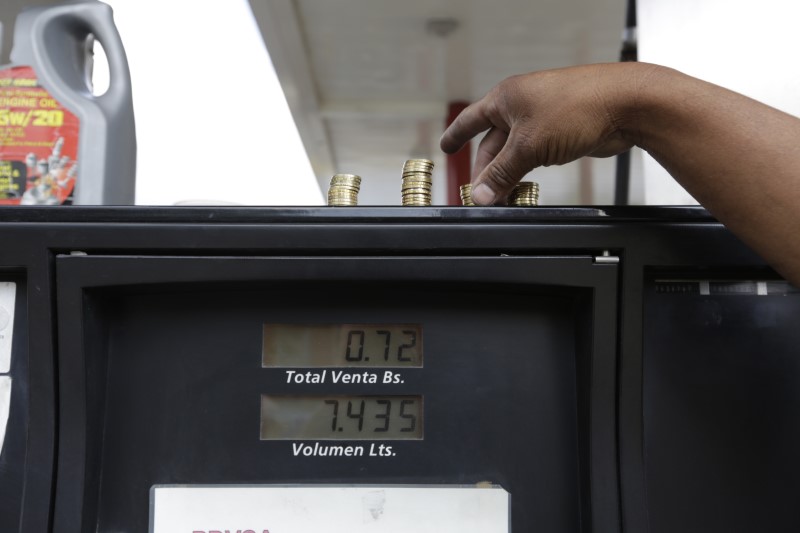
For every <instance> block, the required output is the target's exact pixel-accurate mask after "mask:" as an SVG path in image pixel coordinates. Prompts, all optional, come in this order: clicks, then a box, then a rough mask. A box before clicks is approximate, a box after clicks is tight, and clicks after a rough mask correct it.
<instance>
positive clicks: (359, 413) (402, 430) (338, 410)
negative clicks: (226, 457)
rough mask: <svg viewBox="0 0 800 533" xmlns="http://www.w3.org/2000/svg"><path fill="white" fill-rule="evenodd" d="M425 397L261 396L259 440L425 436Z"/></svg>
mask: <svg viewBox="0 0 800 533" xmlns="http://www.w3.org/2000/svg"><path fill="white" fill-rule="evenodd" d="M422 429H423V420H422V396H337V395H331V396H277V395H276V396H273V395H269V394H264V395H262V396H261V440H302V439H309V440H310V439H314V440H323V439H340V440H405V439H422V436H423V431H422Z"/></svg>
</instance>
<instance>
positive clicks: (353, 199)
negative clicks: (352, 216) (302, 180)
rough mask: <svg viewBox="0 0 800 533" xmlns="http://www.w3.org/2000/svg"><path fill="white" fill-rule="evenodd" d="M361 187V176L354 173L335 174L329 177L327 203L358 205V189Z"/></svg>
mask: <svg viewBox="0 0 800 533" xmlns="http://www.w3.org/2000/svg"><path fill="white" fill-rule="evenodd" d="M360 188H361V176H356V175H355V174H336V175H334V176H333V177H332V178H331V186H330V188H329V189H328V205H335V206H347V205H358V191H359V189H360Z"/></svg>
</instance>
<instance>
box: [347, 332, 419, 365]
mask: <svg viewBox="0 0 800 533" xmlns="http://www.w3.org/2000/svg"><path fill="white" fill-rule="evenodd" d="M375 334H376V335H379V336H381V337H383V360H384V361H389V357H390V355H391V345H392V332H391V331H388V330H385V329H379V330H377V331H375ZM402 334H403V335H404V336H405V338H404V339H403V340H405V341H406V342H404V343H403V344H400V345H399V346H398V347H397V352H396V354H397V360H398V361H399V362H403V363H408V362H411V361H412V359H411V357H410V356H407V355H405V353H404V352H407V351H409V350H413V349H414V348H416V347H417V332H416V331H414V330H409V329H404V330H403V331H402ZM366 336H367V332H366V331H364V330H363V329H354V330H350V331H348V332H347V347H346V348H345V353H344V358H345V361H351V362H357V361H363V360H364V341H365V339H366Z"/></svg>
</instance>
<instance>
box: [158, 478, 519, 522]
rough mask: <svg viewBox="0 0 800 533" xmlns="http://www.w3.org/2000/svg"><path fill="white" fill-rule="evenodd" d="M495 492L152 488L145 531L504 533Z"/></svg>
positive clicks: (504, 514)
mask: <svg viewBox="0 0 800 533" xmlns="http://www.w3.org/2000/svg"><path fill="white" fill-rule="evenodd" d="M509 504H510V498H509V494H508V493H507V492H506V491H505V490H503V489H502V488H499V487H487V488H482V487H481V488H478V487H461V486H459V487H438V486H437V487H418V486H408V487H405V486H400V487H398V486H391V487H378V486H347V487H332V486H284V487H280V486H233V487H231V486H226V487H220V486H155V487H153V489H152V491H151V503H150V532H151V533H317V532H321V531H324V532H325V533H409V532H410V531H413V532H414V533H508V532H509V531H511V528H510V522H509V521H510V510H509Z"/></svg>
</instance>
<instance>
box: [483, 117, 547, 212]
mask: <svg viewBox="0 0 800 533" xmlns="http://www.w3.org/2000/svg"><path fill="white" fill-rule="evenodd" d="M521 140H522V139H521V138H520V137H519V135H515V134H514V131H513V129H512V131H511V134H510V135H509V137H508V140H507V141H506V144H505V145H504V146H503V148H502V149H501V150H500V152H498V153H497V155H496V156H495V158H494V159H493V160H492V161H491V162H490V163H489V164H488V165H486V168H484V169H483V171H482V172H481V173H480V174H479V175H478V177H477V178H475V181H474V182H473V184H472V200H473V201H474V202H475V204H477V205H493V204H495V203H497V202H498V201H502V200H503V199H505V198H507V197H508V195H509V194H510V193H511V191H512V189H513V188H514V186H515V185H516V184H517V183H519V181H520V180H521V179H522V178H523V177H525V174H527V173H528V172H530V171H531V170H533V169H534V168H535V167H536V166H537V165H536V164H535V163H534V162H533V161H532V160H530V159H529V158H528V157H526V156H527V154H526V152H527V151H528V150H529V149H526V148H525V147H524V146H523V145H522V144H521V142H520V141H521Z"/></svg>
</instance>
